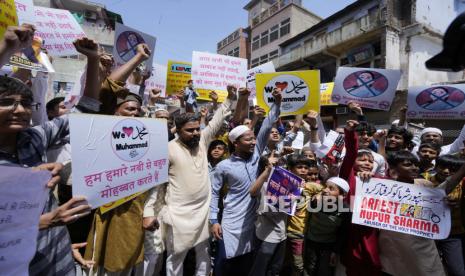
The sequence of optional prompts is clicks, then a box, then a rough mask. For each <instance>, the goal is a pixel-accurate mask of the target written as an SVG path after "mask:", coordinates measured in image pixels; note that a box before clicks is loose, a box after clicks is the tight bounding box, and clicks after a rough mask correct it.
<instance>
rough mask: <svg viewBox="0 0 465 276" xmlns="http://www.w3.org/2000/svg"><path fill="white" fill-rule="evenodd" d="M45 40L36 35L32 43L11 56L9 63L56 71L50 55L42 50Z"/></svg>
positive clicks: (27, 67) (22, 66)
mask: <svg viewBox="0 0 465 276" xmlns="http://www.w3.org/2000/svg"><path fill="white" fill-rule="evenodd" d="M42 46H43V41H42V39H41V38H40V37H37V36H36V37H34V39H33V41H32V44H31V45H30V46H27V47H26V48H24V49H21V50H20V51H18V52H16V53H14V54H13V55H12V56H11V57H10V61H9V64H10V65H14V66H18V67H21V68H25V69H28V70H37V71H42V72H49V73H54V72H55V69H53V66H52V63H51V62H50V59H49V58H48V56H47V55H46V54H45V53H44V52H42V49H41V48H42Z"/></svg>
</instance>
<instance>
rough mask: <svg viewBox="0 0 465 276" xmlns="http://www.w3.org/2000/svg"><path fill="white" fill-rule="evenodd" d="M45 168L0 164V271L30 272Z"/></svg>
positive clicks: (43, 196)
mask: <svg viewBox="0 0 465 276" xmlns="http://www.w3.org/2000/svg"><path fill="white" fill-rule="evenodd" d="M50 178H51V174H50V172H48V171H37V172H34V171H32V170H31V169H27V168H20V167H6V166H0V183H1V185H0V233H1V235H0V245H1V246H0V271H1V274H2V275H29V262H30V261H31V260H32V258H33V257H34V254H35V253H36V249H37V248H36V245H37V235H38V233H39V219H40V215H41V214H42V211H43V210H44V206H45V202H46V200H47V197H48V193H49V189H48V188H47V182H48V181H49V180H50Z"/></svg>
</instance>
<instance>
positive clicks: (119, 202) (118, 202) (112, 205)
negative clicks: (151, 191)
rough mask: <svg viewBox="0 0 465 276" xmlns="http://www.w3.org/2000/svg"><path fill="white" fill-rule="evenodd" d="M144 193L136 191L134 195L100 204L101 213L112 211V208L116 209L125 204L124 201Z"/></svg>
mask: <svg viewBox="0 0 465 276" xmlns="http://www.w3.org/2000/svg"><path fill="white" fill-rule="evenodd" d="M140 194H142V192H140V193H135V194H133V195H130V196H127V197H124V198H121V199H118V200H116V201H113V202H110V203H108V204H105V205H102V206H100V213H102V214H105V213H106V212H108V211H110V210H111V209H114V208H116V207H118V206H120V205H123V204H124V203H126V202H128V201H130V200H132V199H134V198H136V197H137V196H138V195H140Z"/></svg>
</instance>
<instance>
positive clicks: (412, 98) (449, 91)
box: [407, 84, 465, 120]
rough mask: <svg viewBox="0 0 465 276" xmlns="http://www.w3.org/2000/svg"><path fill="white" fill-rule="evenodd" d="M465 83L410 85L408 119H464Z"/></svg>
mask: <svg viewBox="0 0 465 276" xmlns="http://www.w3.org/2000/svg"><path fill="white" fill-rule="evenodd" d="M464 91H465V85H463V84H457V85H442V86H432V87H431V86H422V87H410V88H409V90H408V98H407V104H408V110H407V118H409V119H439V120H444V119H462V120H463V119H464V118H465V93H464Z"/></svg>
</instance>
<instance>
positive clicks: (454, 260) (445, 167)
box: [426, 154, 465, 275]
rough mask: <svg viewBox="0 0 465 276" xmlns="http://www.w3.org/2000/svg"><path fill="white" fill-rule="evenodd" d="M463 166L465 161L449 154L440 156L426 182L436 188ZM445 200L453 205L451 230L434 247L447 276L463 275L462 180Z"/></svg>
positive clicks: (464, 230) (464, 231)
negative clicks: (436, 248)
mask: <svg viewBox="0 0 465 276" xmlns="http://www.w3.org/2000/svg"><path fill="white" fill-rule="evenodd" d="M464 164H465V159H462V158H460V157H458V156H454V155H451V154H447V155H442V156H440V157H439V158H438V159H436V166H435V167H434V171H431V173H428V177H426V179H427V180H429V181H431V182H432V183H433V185H434V186H435V187H436V186H438V185H440V184H441V183H443V182H444V181H446V180H447V178H448V177H450V176H451V175H454V174H456V173H457V172H458V171H459V170H460V167H461V166H463V165H464ZM447 199H448V200H449V201H450V202H452V203H453V204H452V205H451V206H450V211H451V214H450V216H451V230H450V234H449V237H447V239H444V240H437V241H436V246H437V247H438V250H439V252H440V254H441V256H442V260H443V262H444V264H445V268H446V270H447V274H448V275H464V274H465V264H464V253H463V248H464V241H465V227H464V219H463V215H464V212H463V211H462V206H463V205H462V204H463V200H464V193H463V180H462V181H461V182H460V184H459V185H457V187H455V189H453V190H452V192H450V193H449V194H448V195H447Z"/></svg>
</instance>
